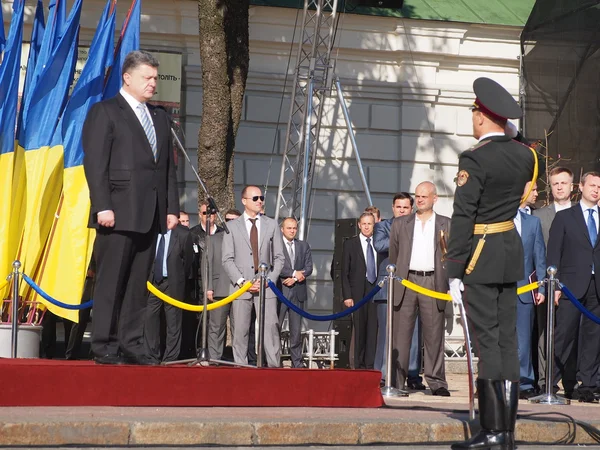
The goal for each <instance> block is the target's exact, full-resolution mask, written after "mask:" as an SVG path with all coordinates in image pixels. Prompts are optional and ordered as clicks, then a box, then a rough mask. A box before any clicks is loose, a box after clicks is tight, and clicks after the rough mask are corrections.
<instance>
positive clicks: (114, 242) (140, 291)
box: [92, 218, 158, 356]
mask: <svg viewBox="0 0 600 450" xmlns="http://www.w3.org/2000/svg"><path fill="white" fill-rule="evenodd" d="M117 220H119V219H118V218H117ZM157 229H158V227H157V226H153V227H151V230H150V231H149V232H148V233H145V234H142V233H130V232H119V231H112V230H108V231H107V230H105V229H99V230H98V233H97V234H96V241H95V243H94V255H95V256H96V285H95V289H94V305H93V315H94V317H93V320H92V352H93V354H94V355H95V356H103V355H107V354H110V355H116V354H117V353H118V352H119V351H121V352H122V353H123V354H124V355H125V356H140V355H144V354H145V351H144V340H143V331H144V317H145V309H146V304H147V303H148V291H147V289H146V281H147V280H148V275H149V274H150V268H151V266H152V260H153V259H154V252H155V247H156V235H157V234H156V230H157Z"/></svg>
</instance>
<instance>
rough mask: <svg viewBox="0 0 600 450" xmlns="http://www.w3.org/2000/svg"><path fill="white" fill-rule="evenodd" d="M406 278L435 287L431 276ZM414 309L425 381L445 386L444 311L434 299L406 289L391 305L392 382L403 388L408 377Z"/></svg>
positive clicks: (433, 385) (431, 384)
mask: <svg viewBox="0 0 600 450" xmlns="http://www.w3.org/2000/svg"><path fill="white" fill-rule="evenodd" d="M408 279H409V281H412V282H413V283H415V284H418V285H419V286H423V287H425V288H427V289H431V290H435V278H434V277H433V276H432V275H430V276H421V275H414V274H409V275H408ZM417 312H418V314H419V317H420V320H421V330H422V333H423V345H424V347H425V361H424V362H425V381H427V385H428V386H429V387H430V388H431V389H432V390H436V389H439V388H441V387H444V388H448V383H447V382H446V372H445V367H444V318H445V315H444V311H439V310H438V307H437V301H436V300H435V299H433V298H431V297H428V296H426V295H422V294H419V293H417V292H414V291H411V290H410V289H406V290H405V291H404V297H403V298H402V303H401V304H400V306H399V307H394V313H393V327H394V339H393V341H394V342H393V350H392V361H393V363H394V366H395V367H394V369H395V375H396V386H397V387H398V388H400V389H404V384H405V382H406V379H407V377H408V371H409V359H410V348H411V343H412V341H413V332H414V328H415V320H416V318H417Z"/></svg>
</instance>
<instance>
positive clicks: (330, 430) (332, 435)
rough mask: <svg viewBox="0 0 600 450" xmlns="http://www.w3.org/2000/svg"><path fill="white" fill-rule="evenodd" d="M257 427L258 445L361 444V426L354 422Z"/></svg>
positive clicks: (285, 423) (283, 424)
mask: <svg viewBox="0 0 600 450" xmlns="http://www.w3.org/2000/svg"><path fill="white" fill-rule="evenodd" d="M333 411H335V410H333ZM255 427H256V442H255V444H256V445H298V444H326V445H327V444H331V445H334V444H335V445H356V444H358V443H360V442H359V424H357V423H352V422H350V423H336V422H333V423H324V422H315V423H307V422H295V423H292V422H284V423H274V422H270V423H260V424H256V426H255Z"/></svg>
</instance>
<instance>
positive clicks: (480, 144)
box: [467, 140, 492, 152]
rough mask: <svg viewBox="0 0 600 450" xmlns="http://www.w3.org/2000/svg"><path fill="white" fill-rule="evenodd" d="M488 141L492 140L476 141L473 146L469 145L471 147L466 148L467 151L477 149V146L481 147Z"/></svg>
mask: <svg viewBox="0 0 600 450" xmlns="http://www.w3.org/2000/svg"><path fill="white" fill-rule="evenodd" d="M490 142H492V141H490V140H485V141H481V142H478V143H477V144H475V145H474V146H473V147H471V148H469V149H467V151H468V152H472V151H475V150H477V149H478V148H481V147H483V146H484V145H486V144H489V143H490Z"/></svg>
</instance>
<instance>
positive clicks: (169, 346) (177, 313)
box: [144, 278, 182, 362]
mask: <svg viewBox="0 0 600 450" xmlns="http://www.w3.org/2000/svg"><path fill="white" fill-rule="evenodd" d="M156 287H157V288H158V289H159V290H160V291H161V292H164V293H165V294H167V295H171V296H172V295H173V294H171V292H170V291H169V279H168V278H165V279H164V280H163V281H162V282H160V283H158V285H157V286H156ZM163 309H164V312H165V325H166V327H165V328H166V335H165V338H164V343H165V352H164V354H163V356H162V358H161V353H162V352H161V349H162V346H161V341H162V339H161V326H160V322H161V320H160V319H161V311H162V310H163ZM181 313H182V310H181V309H179V308H177V307H175V306H173V305H169V304H168V303H165V302H163V301H162V300H161V299H159V298H158V297H156V296H155V295H154V294H149V296H148V306H147V307H146V319H145V325H144V346H145V349H146V354H147V355H148V357H150V358H152V359H154V360H155V361H163V362H169V361H176V360H177V358H178V357H179V350H180V349H181V317H182V314H181Z"/></svg>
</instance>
